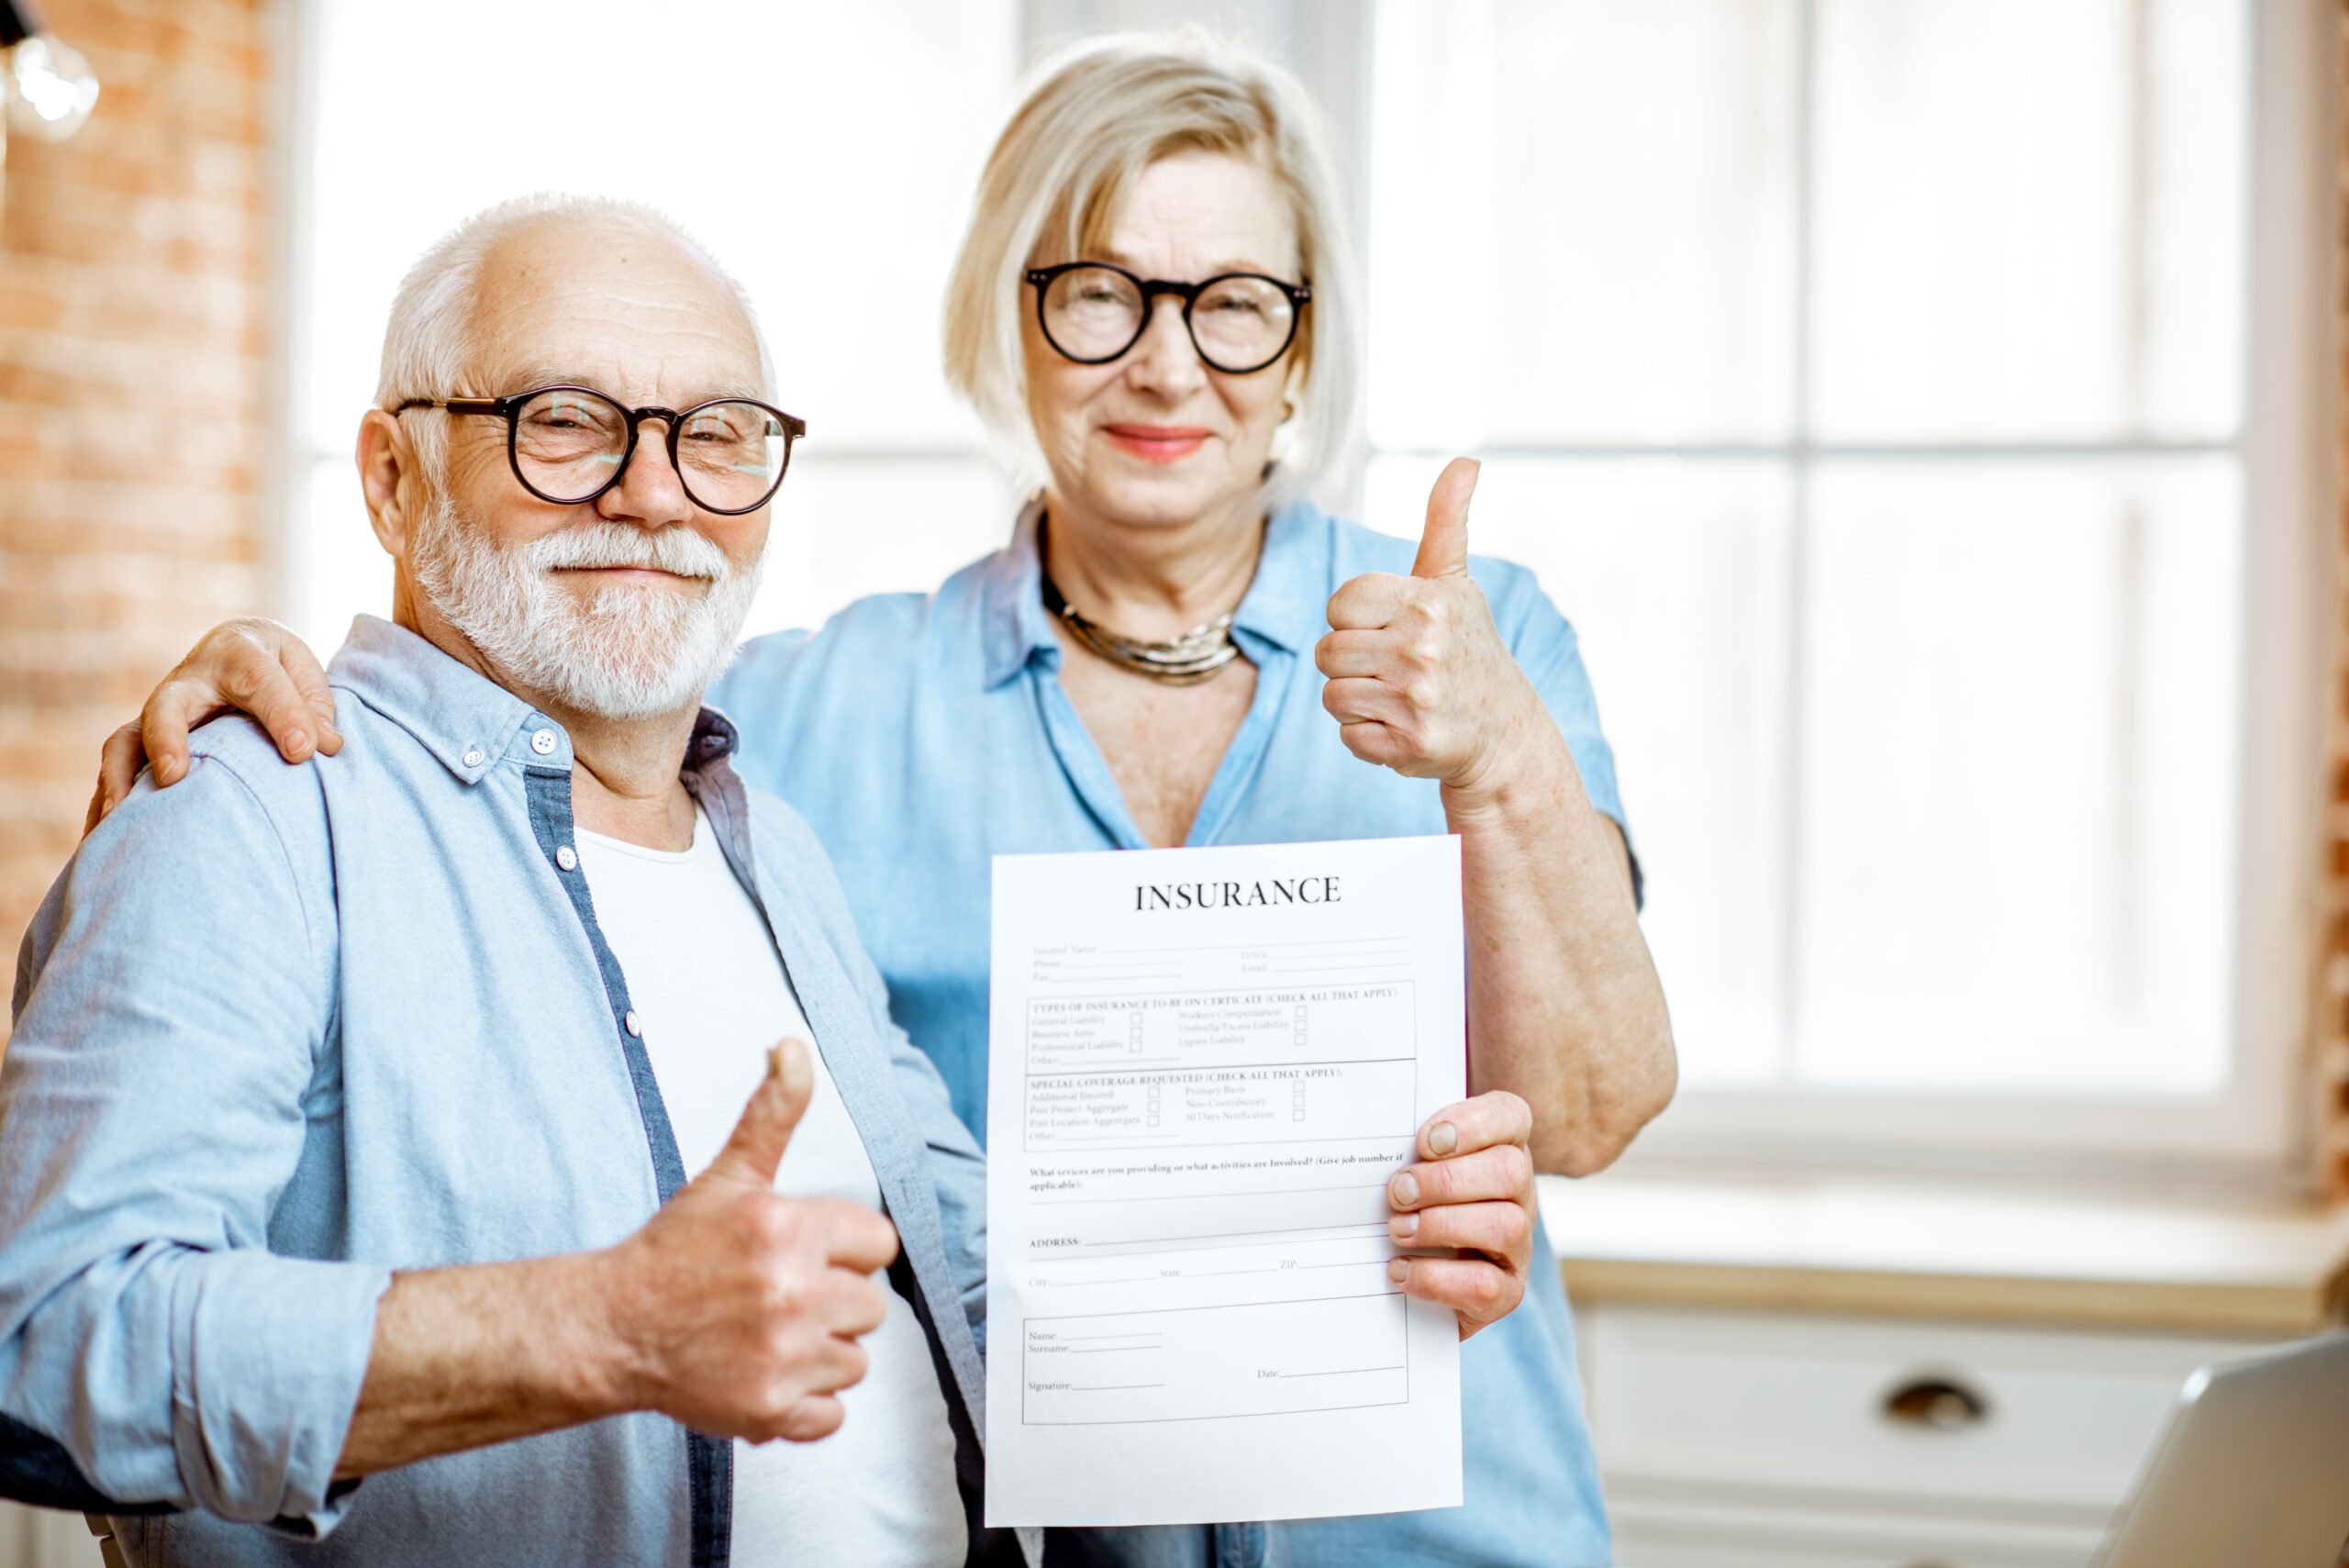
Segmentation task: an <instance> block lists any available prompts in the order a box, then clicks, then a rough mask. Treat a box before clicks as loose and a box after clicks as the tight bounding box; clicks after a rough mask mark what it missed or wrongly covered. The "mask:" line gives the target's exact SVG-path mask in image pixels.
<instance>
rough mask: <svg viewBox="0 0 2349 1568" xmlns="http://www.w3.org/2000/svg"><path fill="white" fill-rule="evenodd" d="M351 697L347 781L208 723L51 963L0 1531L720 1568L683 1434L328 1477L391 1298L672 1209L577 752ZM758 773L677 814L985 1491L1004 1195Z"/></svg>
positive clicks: (60, 932) (26, 1113)
mask: <svg viewBox="0 0 2349 1568" xmlns="http://www.w3.org/2000/svg"><path fill="white" fill-rule="evenodd" d="M329 673H330V677H331V679H332V680H333V682H334V684H335V685H336V688H337V713H338V723H339V725H340V728H341V730H342V734H343V737H344V746H343V750H342V752H341V754H340V755H339V756H337V757H333V758H328V759H323V760H320V761H318V762H314V763H312V764H309V765H306V766H303V767H298V768H289V767H286V766H285V765H284V764H283V763H282V762H279V761H278V759H277V757H276V754H275V752H274V751H273V750H272V749H271V747H270V746H269V744H268V742H267V741H266V740H264V739H263V738H262V737H261V735H260V734H259V732H258V731H257V730H255V729H254V728H252V727H251V726H250V725H248V724H245V723H243V722H241V721H237V722H227V723H221V724H216V725H213V726H210V727H208V728H206V729H204V730H203V731H201V732H200V733H199V734H198V735H197V736H196V737H195V745H194V748H193V758H192V762H193V766H192V768H191V770H190V772H189V773H188V776H187V777H186V779H185V780H184V781H183V782H182V783H181V784H178V785H177V786H175V787H174V788H172V789H170V790H165V791H156V790H154V789H152V788H151V786H150V785H148V784H141V786H140V788H139V790H138V791H137V792H136V793H135V794H134V795H132V796H131V798H130V799H129V800H128V801H127V802H126V803H125V804H124V805H123V806H121V808H119V809H118V810H117V811H116V812H115V814H114V815H113V816H112V817H109V818H108V819H107V820H106V823H105V824H104V825H103V826H102V827H100V828H99V829H98V830H97V831H96V832H95V834H93V835H92V836H91V837H90V838H89V840H87V841H86V842H85V843H84V844H83V846H82V848H81V850H80V851H79V852H78V853H77V854H76V855H75V856H74V858H73V861H72V864H71V865H70V866H69V867H68V868H67V869H66V871H65V873H64V874H63V875H62V876H61V878H60V879H59V881H58V883H57V884H56V885H55V887H54V888H53V889H52V890H51V891H50V895H49V897H48V899H47V901H46V902H45V903H44V904H43V905H42V906H41V907H40V911H39V915H38V917H36V918H35V920H34V923H33V925H32V928H31V929H30V931H29V932H28V934H27V936H26V939H25V945H24V950H23V952H22V955H21V958H20V961H19V963H18V967H17V985H16V995H15V1015H16V1031H15V1036H14V1039H13V1040H12V1042H11V1044H10V1046H9V1049H8V1051H7V1055H6V1062H5V1066H4V1067H0V1492H12V1493H14V1494H15V1495H17V1496H33V1497H36V1498H45V1499H46V1500H49V1501H51V1502H54V1503H61V1504H65V1505H68V1506H74V1507H88V1508H93V1509H95V1510H96V1511H100V1512H117V1511H118V1510H122V1509H127V1508H128V1507H132V1506H136V1505H157V1506H161V1507H164V1508H178V1509H191V1510H196V1511H191V1512H181V1513H156V1514H149V1515H140V1516H137V1517H124V1518H118V1519H117V1532H118V1534H119V1536H120V1538H121V1539H122V1540H123V1542H124V1544H125V1545H126V1546H127V1547H128V1548H129V1549H130V1553H131V1556H132V1558H133V1560H134V1561H139V1562H203V1563H235V1564H244V1563H278V1562H287V1563H291V1562H301V1563H320V1564H322V1563H336V1562H353V1563H356V1562H367V1563H386V1562H401V1563H417V1564H434V1565H440V1564H451V1563H482V1564H493V1563H494V1564H498V1565H501V1568H504V1565H511V1564H531V1563H543V1564H547V1565H549V1568H554V1565H557V1564H573V1563H578V1562H612V1563H620V1562H629V1563H655V1562H660V1563H688V1562H690V1563H692V1564H695V1565H696V1568H700V1565H703V1564H712V1563H722V1562H725V1561H726V1557H727V1548H728V1545H729V1540H730V1528H729V1508H730V1502H731V1490H730V1482H731V1476H730V1467H731V1460H732V1449H731V1445H730V1444H728V1443H726V1442H723V1441H718V1440H711V1439H708V1438H705V1437H702V1436H699V1435H697V1434H692V1433H688V1432H687V1431H685V1429H682V1428H680V1427H679V1426H678V1425H676V1424H675V1423H674V1422H672V1421H670V1420H668V1419H666V1418H662V1417H659V1416H655V1415H650V1414H643V1415H634V1416H628V1417H622V1418H615V1419H610V1420H604V1421H598V1422H595V1423H592V1424H590V1425H587V1426H583V1427H576V1428H573V1429H568V1430H564V1431H558V1432H551V1433H548V1434H545V1435H543V1436H540V1437H533V1438H528V1439H524V1440H519V1441H516V1442H510V1443H505V1444H500V1445H498V1446H496V1447H493V1448H487V1449H481V1450H477V1451H472V1452H468V1453H461V1454H454V1455H450V1456H447V1457H444V1458H440V1459H436V1460H432V1461H429V1462H424V1463H420V1464H415V1465H410V1466H407V1467H406V1468H403V1469H399V1470H394V1471H388V1472H384V1473H379V1474H377V1475H374V1476H373V1477H370V1478H369V1479H367V1480H366V1481H364V1482H363V1483H362V1484H360V1485H358V1486H357V1487H356V1488H351V1487H348V1486H345V1485H336V1484H335V1483H333V1481H332V1473H333V1468H334V1464H335V1461H336V1459H337V1457H338V1455H339V1454H340V1451H341V1448H342V1444H343V1440H344V1436H345V1433H346V1430H347V1428H348V1423H349V1419H350V1416H351V1408H352V1407H353V1405H354V1403H355V1401H356V1399H357V1397H358V1393H359V1387H360V1383H361V1380H362V1376H363V1374H364V1373H365V1370H366V1365H367V1358H368V1353H369V1348H370V1344H371V1341H372V1337H373V1323H374V1316H375V1309H376V1304H377V1301H378V1298H379V1297H380V1296H381V1295H382V1294H383V1292H384V1289H385V1288H386V1287H387V1285H388V1284H389V1281H390V1278H391V1272H392V1271H393V1270H395V1269H414V1268H429V1267H434V1266H437V1265H442V1264H452V1263H462V1262H484V1261H492V1260H499V1259H508V1258H519V1257H529V1256H535V1255H540V1254H545V1253H551V1252H560V1251H573V1250H576V1249H581V1248H590V1247H600V1246H605V1245H608V1244H609V1243H612V1242H615V1241H618V1240H620V1239H621V1238H622V1237H624V1236H626V1235H628V1234H629V1232H630V1231H632V1230H634V1229H636V1228H637V1227H639V1226H640V1225H641V1224H643V1222H644V1221H645V1219H646V1218H649V1217H650V1216H651V1213H652V1212H653V1210H654V1208H655V1207H657V1206H658V1205H659V1204H660V1203H661V1202H662V1200H663V1199H664V1198H666V1197H667V1195H669V1194H670V1193H671V1192H673V1191H674V1189H675V1188H676V1186H677V1185H678V1184H680V1183H682V1182H683V1181H684V1180H685V1175H686V1173H685V1171H683V1170H682V1169H681V1167H680V1165H679V1162H678V1156H677V1151H676V1147H675V1144H674V1140H673V1139H672V1138H671V1136H670V1130H669V1124H668V1119H667V1117H666V1115H665V1113H664V1111H663V1110H662V1104H661V1095H660V1090H659V1087H658V1085H657V1084H655V1083H654V1081H653V1078H652V1074H651V1068H650V1065H649V1063H648V1062H647V1059H646V1057H645V1053H644V1051H643V1048H642V1045H641V1042H640V1041H639V1040H637V1039H636V1037H635V1036H634V1035H633V1034H631V1033H630V1032H629V1029H628V1027H627V1024H628V1020H629V1004H628V992H627V979H626V977H625V976H624V975H623V974H622V973H620V971H619V968H618V964H617V963H616V962H614V960H613V957H612V954H611V952H610V950H609V949H608V948H607V946H606V945H605V943H604V940H603V939H602V936H601V934H600V931H599V930H598V928H597V926H596V917H595V910H594V906H593V901H592V899H591V898H590V897H589V895H588V890H587V887H586V885H585V882H584V877H583V876H582V875H580V874H579V873H578V872H577V871H576V870H575V867H576V865H577V860H576V857H575V856H565V857H562V860H568V861H569V862H571V868H572V869H566V867H565V866H564V864H563V863H562V860H559V859H558V853H557V851H559V850H562V849H565V848H567V847H568V846H569V844H570V841H571V767H572V754H571V744H570V740H569V739H568V737H566V736H565V735H564V734H563V732H562V728H560V727H559V726H557V725H555V724H553V723H552V722H551V721H550V720H549V719H547V718H546V717H544V716H543V715H540V714H539V713H536V712H534V711H533V710H532V709H531V708H530V707H529V705H528V704H526V703H524V702H523V701H521V700H520V699H519V698H518V697H516V696H514V695H511V694H510V693H507V692H506V691H503V690H501V689H500V688H499V687H497V686H496V685H495V684H492V683H490V682H489V681H487V680H484V678H482V677H481V676H480V675H478V674H476V673H473V671H471V670H469V669H467V668H465V667H464V666H463V665H462V664H460V663H458V662H456V661H454V660H452V659H450V658H449V657H447V656H446V655H444V654H442V653H441V652H440V651H438V650H436V649H434V648H433V647H432V646H431V645H430V644H429V643H428V642H426V641H425V640H424V639H421V638H419V637H417V636H415V635H414V634H412V633H410V632H407V631H404V630H401V629H399V628H395V627H393V626H390V625H388V624H386V623H384V622H382V621H377V620H373V619H368V618H362V620H361V621H360V622H359V623H358V624H357V625H356V626H355V627H354V628H353V629H352V633H351V640H350V642H349V643H348V644H346V645H345V647H344V648H343V650H342V651H341V652H340V654H338V655H337V656H336V658H335V660H334V662H333V664H332V666H331V669H330V672H329ZM733 747H734V732H733V729H732V728H731V726H730V725H729V724H728V723H727V721H726V720H725V719H724V718H723V717H719V716H718V714H716V713H712V712H707V711H705V713H704V715H703V717H702V720H701V723H700V725H699V727H698V728H697V729H696V735H695V738H694V740H693V741H692V743H691V746H690V749H689V752H688V756H687V758H686V762H685V773H684V775H683V776H684V778H685V782H686V784H688V786H689V787H690V788H691V789H692V790H693V792H694V794H695V795H696V798H697V799H698V800H699V801H700V803H701V805H702V806H703V808H704V810H705V811H706V812H707V815H708V817H709V819H710V822H711V824H712V826H713V827H714V828H716V829H717V832H718V841H719V843H720V845H721V846H722V847H723V849H724V851H725V853H726V856H727V859H728V861H729V863H730V864H731V865H732V867H733V869H734V872H735V873H736V875H737V876H739V877H740V878H741V879H742V882H743V884H744V885H745V886H746V887H747V888H749V889H750V890H751V894H752V896H753V898H754V899H755V900H756V902H757V903H758V904H759V905H760V906H761V908H762V910H763V914H764V915H765V917H766V919H767V922H768V924H769V927H770V928H771V929H772V931H773V934H774V940H775V943H776V947H777V950H778V951H779V952H780V953H781V955H782V957H783V961H784V965H785V970H786V972H787V973H788V975H789V978H790V981H791V984H792V986H793V989H794V992H795V993H796V996H797V998H798V1001H799V1004H800V1006H801V1008H802V1010H803V1011H804V1012H805V1013H806V1015H807V1020H808V1023H809V1025H810V1029H811V1032H812V1033H813V1034H814V1035H815V1037H816V1040H817V1044H818V1049H819V1050H820V1051H822V1052H823V1055H824V1059H825V1062H827V1064H828V1065H829V1068H830V1070H831V1073H832V1077H833V1079H834V1080H835V1082H836V1083H837V1084H838V1086H839V1089H840V1093H841V1098H842V1099H843V1101H845V1102H846V1105H847V1108H848V1110H849V1113H850V1115H851V1117H852V1118H853V1120H854V1121H855V1124H856V1127H857V1129H858V1131H859V1133H860V1134H861V1135H862V1137H863V1141H864V1145H865V1148H866V1151H867V1152H868V1153H869V1154H870V1155H871V1157H872V1161H873V1167H874V1173H875V1175H876V1176H877V1177H878V1178H879V1182H880V1187H881V1191H882V1195H883V1197H884V1200H885V1206H886V1207H887V1209H888V1212H889V1215H890V1218H892V1219H893V1220H894V1221H895V1222H896V1227H897V1230H898V1233H899V1235H900V1236H901V1238H902V1239H903V1242H904V1265H903V1266H901V1268H900V1270H899V1271H897V1273H896V1276H895V1277H896V1283H897V1284H898V1285H899V1288H900V1290H901V1291H902V1292H903V1293H904V1294H905V1295H906V1296H907V1300H908V1302H909V1303H910V1304H911V1305H912V1306H913V1307H914V1309H915V1313H916V1316H917V1318H919V1319H920V1320H921V1321H922V1322H923V1324H924V1327H925V1329H926V1330H927V1331H928V1332H929V1334H930V1339H931V1344H932V1352H933V1361H934V1362H936V1363H937V1364H938V1365H939V1367H940V1369H941V1382H942V1383H943V1385H944V1388H945V1393H946V1396H947V1403H948V1407H949V1409H950V1411H951V1412H952V1416H953V1418H954V1419H955V1421H956V1424H957V1427H958V1436H960V1437H963V1440H964V1441H963V1447H964V1450H965V1452H964V1455H963V1458H964V1461H965V1463H964V1466H963V1468H964V1471H965V1473H966V1474H967V1475H971V1476H975V1473H976V1464H977V1456H976V1453H975V1449H974V1439H972V1438H971V1437H970V1435H969V1434H971V1433H973V1432H974V1431H976V1430H983V1429H984V1421H983V1418H982V1416H981V1410H982V1404H981V1399H982V1395H981V1390H982V1388H983V1386H984V1378H983V1376H982V1373H981V1368H980V1361H979V1343H980V1340H979V1338H978V1333H979V1328H980V1314H981V1312H982V1311H983V1309H984V1303H985V1292H984V1283H985V1282H984V1271H985V1236H984V1225H985V1169H984V1162H983V1159H982V1156H981V1155H980V1153H979V1151H978V1148H977V1145H976V1143H975V1140H974V1139H973V1138H972V1137H971V1135H970V1134H969V1133H968V1132H967V1131H966V1130H965V1129H963V1126H962V1124H961V1123H960V1122H959V1121H958V1120H957V1119H956V1118H955V1116H954V1113H953V1110H952V1106H951V1105H950V1104H949V1101H948V1097H947V1095H946V1092H945V1088H944V1086H943V1084H941V1082H940V1079H939V1076H938V1074H937V1073H936V1071H935V1070H934V1069H933V1068H932V1067H931V1065H930V1062H929V1061H928V1059H927V1058H925V1057H924V1056H923V1055H922V1054H921V1053H920V1052H919V1051H915V1050H914V1049H913V1048H912V1047H911V1046H910V1045H908V1044H907V1042H906V1040H905V1037H904V1036H903V1034H902V1033H900V1032H899V1031H898V1030H897V1029H896V1028H895V1027H894V1026H893V1025H892V1024H891V1023H890V1021H889V1018H888V1014H887V1006H886V1001H885V996H884V995H883V992H882V989H881V983H880V978H879V976H878V974H877V973H875V972H874V968H873V966H872V965H871V963H870V962H867V960H866V959H865V957H864V955H863V951H862V949H861V948H860V947H859V945H858V942H857V940H856V935H855V931H854V929H853V927H852V923H851V921H850V917H849V914H848V909H847V906H846V905H845V903H844V902H843V900H842V898H841V893H840V890H839V887H838V884H837V883H836V882H835V881H834V879H833V876H832V873H831V871H830V868H829V865H828V864H827V862H826V861H825V857H824V854H823V851H821V849H820V848H819V847H818V843H817V841H816V840H815V839H814V838H813V837H812V836H811V835H810V834H809V833H808V831H807V828H806V826H805V825H804V824H803V823H802V822H801V821H800V819H799V818H798V817H796V816H795V815H794V814H793V813H792V812H791V811H790V810H789V809H788V808H786V807H785V806H783V805H781V804H780V803H779V802H776V801H774V800H773V799H771V798H766V797H753V796H752V795H751V794H750V793H749V792H747V791H746V790H745V789H744V788H743V786H742V784H741V783H740V780H739V779H738V778H737V777H736V775H735V773H734V772H733V769H732V768H731V766H730V765H729V760H728V759H729V754H730V752H731V751H732V750H733ZM232 1521H252V1522H246V1523H239V1522H232ZM321 1537H322V1538H323V1539H319V1538H321ZM1026 1544H1030V1545H1032V1544H1033V1542H1032V1541H1030V1542H1028V1543H1026Z"/></svg>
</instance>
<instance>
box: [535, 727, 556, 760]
mask: <svg viewBox="0 0 2349 1568" xmlns="http://www.w3.org/2000/svg"><path fill="white" fill-rule="evenodd" d="M530 750H531V751H536V752H537V753H538V754H539V755H540V756H541V757H543V756H545V755H546V754H547V753H548V752H550V751H553V750H554V731H553V730H551V729H541V730H540V731H539V732H538V733H537V734H535V735H533V736H531V737H530Z"/></svg>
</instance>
